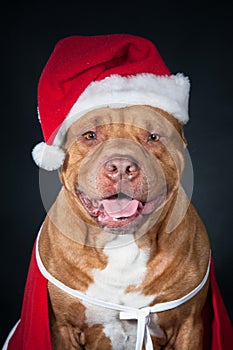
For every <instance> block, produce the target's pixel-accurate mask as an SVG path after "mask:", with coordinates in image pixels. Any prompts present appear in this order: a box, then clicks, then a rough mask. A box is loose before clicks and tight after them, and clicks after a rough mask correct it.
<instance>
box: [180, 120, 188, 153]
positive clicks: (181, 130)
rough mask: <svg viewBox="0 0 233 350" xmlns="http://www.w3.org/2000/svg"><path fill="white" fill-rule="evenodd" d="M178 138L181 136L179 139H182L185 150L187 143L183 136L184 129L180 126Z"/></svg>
mask: <svg viewBox="0 0 233 350" xmlns="http://www.w3.org/2000/svg"><path fill="white" fill-rule="evenodd" d="M180 136H181V138H182V140H183V142H184V148H186V147H187V144H188V142H187V140H186V137H185V136H184V128H183V126H182V125H180Z"/></svg>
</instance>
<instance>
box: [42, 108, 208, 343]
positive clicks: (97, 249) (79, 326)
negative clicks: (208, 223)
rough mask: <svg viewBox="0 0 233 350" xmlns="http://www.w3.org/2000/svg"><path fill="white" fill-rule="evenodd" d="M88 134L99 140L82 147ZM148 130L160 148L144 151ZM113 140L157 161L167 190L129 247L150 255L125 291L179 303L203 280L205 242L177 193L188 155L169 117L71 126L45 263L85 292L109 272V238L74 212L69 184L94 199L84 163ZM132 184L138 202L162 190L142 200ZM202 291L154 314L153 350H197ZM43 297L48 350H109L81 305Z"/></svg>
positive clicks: (116, 112) (129, 111)
mask: <svg viewBox="0 0 233 350" xmlns="http://www.w3.org/2000/svg"><path fill="white" fill-rule="evenodd" d="M104 123H105V124H104ZM89 130H91V131H96V132H98V140H93V141H90V142H87V141H86V140H84V139H83V138H82V137H81V135H82V134H83V133H84V132H86V131H89ZM147 130H148V131H147ZM149 130H151V132H158V134H160V135H166V137H165V139H164V142H163V143H161V144H158V145H157V144H153V143H151V144H149V143H148V142H147V140H148V133H150V131H149ZM178 136H179V137H178ZM118 138H121V139H126V140H130V141H133V142H134V143H135V145H136V146H135V147H136V148H135V149H136V151H138V149H137V144H138V145H142V146H143V148H144V149H145V150H146V151H145V152H146V153H145V154H146V155H147V154H150V155H151V157H152V158H151V159H153V157H156V158H157V159H158V160H159V162H160V165H161V169H162V170H163V173H164V174H165V180H166V184H167V187H168V193H167V200H166V204H165V205H164V207H163V208H162V210H161V211H160V213H159V215H158V217H157V220H156V221H155V222H154V223H153V220H154V219H153V215H150V216H149V217H148V222H151V223H153V224H151V225H149V226H148V227H149V229H148V230H147V232H145V234H144V235H142V236H141V237H140V236H139V234H138V232H135V233H134V237H135V242H136V244H137V245H138V246H139V247H140V248H143V249H144V248H148V247H149V248H150V259H149V261H148V264H147V273H146V275H145V278H144V280H143V282H142V283H141V285H140V286H134V285H130V286H129V287H128V289H127V290H126V293H127V292H132V291H133V292H134V291H138V292H140V293H141V294H145V295H158V297H157V298H156V300H155V303H159V302H166V301H170V300H174V299H177V298H179V297H182V296H183V295H185V294H187V293H188V292H190V291H191V290H192V289H194V288H195V287H196V286H197V285H198V284H199V283H200V282H201V280H202V279H203V277H204V275H205V272H206V269H207V265H208V260H209V240H208V236H207V233H206V230H205V227H204V225H203V223H202V221H201V219H200V217H199V215H198V214H197V212H196V210H195V209H194V207H193V206H192V205H191V204H190V205H189V204H187V198H186V195H185V194H184V192H183V191H182V189H181V188H180V185H179V183H180V178H181V175H182V171H183V168H184V160H183V155H184V149H185V147H186V140H185V138H184V136H183V130H182V127H181V126H180V124H179V123H178V122H177V121H176V120H175V119H174V118H173V117H172V116H170V115H168V114H167V113H165V112H163V111H161V110H158V109H155V108H152V107H149V106H137V107H129V108H122V109H110V108H103V109H100V110H97V111H92V112H90V113H88V114H87V115H85V116H84V117H82V118H81V119H80V120H78V121H77V122H75V123H74V124H73V125H72V126H71V128H70V130H69V132H68V134H67V139H66V143H65V148H66V151H67V155H66V159H65V163H64V166H63V168H62V170H61V173H60V177H61V181H62V184H63V188H62V190H61V192H60V194H59V195H58V198H57V200H56V202H55V203H54V205H53V207H52V208H51V210H50V212H49V214H48V215H47V217H46V220H45V223H44V225H43V228H42V233H41V237H40V242H39V250H40V254H41V257H42V260H43V263H44V265H45V266H46V268H47V269H48V271H49V272H50V273H51V274H52V275H54V276H55V277H56V278H57V279H59V280H60V281H62V282H63V283H65V284H66V285H68V286H69V287H71V288H74V289H77V290H80V291H83V292H85V290H87V288H88V286H89V285H90V284H91V283H92V282H93V275H92V271H93V269H100V270H101V269H104V268H105V267H106V266H107V263H108V261H107V257H106V255H105V254H104V252H103V247H104V245H105V243H107V242H108V241H109V239H111V237H112V234H111V233H108V232H106V231H104V230H103V229H101V228H100V227H98V225H97V223H96V221H95V220H94V219H93V218H92V217H91V216H90V215H89V214H88V213H87V212H86V210H85V209H84V208H83V206H82V205H81V204H80V201H79V199H78V197H77V195H76V193H75V184H76V182H77V177H78V179H80V181H81V182H82V186H83V187H85V188H86V190H87V191H89V192H88V193H90V194H92V195H93V194H96V193H95V192H96V189H95V185H96V184H94V185H93V188H92V185H91V184H87V183H86V181H87V180H88V177H87V176H85V174H87V173H88V174H90V172H91V171H92V169H91V167H90V165H91V162H93V165H94V164H95V161H96V159H93V160H92V159H91V156H90V155H92V151H93V150H95V149H97V148H98V146H99V147H101V145H102V142H103V141H105V142H106V141H109V140H112V141H114V140H117V139H118ZM113 144H114V143H113ZM140 147H141V146H140ZM100 150H101V148H100ZM132 152H133V149H132ZM99 156H100V157H101V156H102V155H101V154H100V155H99ZM89 157H90V159H89ZM84 160H85V161H84ZM83 161H84V163H83ZM85 162H86V163H85ZM153 166H154V165H152V164H151V160H150V159H149V161H148V165H146V167H147V170H148V171H151V170H153V171H154V168H153ZM94 171H95V169H94V170H93V172H94ZM101 171H102V170H101V169H100V172H101ZM89 176H91V175H89ZM100 176H102V174H100ZM141 179H143V174H142V176H141ZM136 181H138V182H139V180H138V179H137V180H135V188H137V189H138V191H139V192H140V191H141V192H140V194H139V195H140V196H142V197H143V196H146V195H147V196H153V191H154V192H156V191H157V188H159V186H162V185H161V184H160V183H159V180H158V183H156V184H154V186H152V188H153V189H152V188H151V191H150V193H146V191H149V190H148V188H147V189H144V190H143V191H145V193H146V194H145V193H144V192H143V191H142V189H140V184H139V183H137V182H136ZM151 181H152V183H153V180H151ZM148 186H150V183H149V184H148ZM97 187H98V191H99V193H98V195H99V196H106V194H108V193H109V191H110V190H109V189H108V186H107V183H106V186H104V185H103V184H101V182H100V183H98V182H97ZM187 207H188V209H187ZM186 209H187V211H186ZM185 212H186V213H185ZM184 213H185V215H184V218H183V219H182V220H180V221H181V222H180V223H179V224H178V225H177V226H176V227H174V229H172V231H171V232H169V229H168V228H169V227H173V226H174V225H173V223H174V222H175V221H176V220H178V219H179V218H178V216H179V215H183V214H184ZM80 218H81V219H80ZM144 227H147V226H145V225H144ZM207 289H208V283H207V284H206V285H205V287H204V288H203V289H202V291H201V292H199V293H198V294H197V295H196V296H195V297H194V298H193V299H191V300H190V301H189V302H187V303H185V304H183V305H182V306H180V307H178V308H176V309H174V310H171V311H166V312H162V313H160V314H158V324H159V326H160V328H161V329H162V331H163V336H162V337H161V338H155V337H153V344H154V349H166V350H168V349H176V350H197V349H201V348H202V321H201V310H202V307H203V305H204V302H205V298H206V294H207ZM48 291H49V298H50V322H51V337H52V344H53V349H55V350H61V349H62V350H75V349H89V350H93V349H99V350H108V349H111V343H110V340H109V339H108V338H107V337H106V336H105V335H104V333H103V331H102V325H101V324H96V325H93V326H92V327H89V328H88V326H87V323H86V320H85V306H84V305H82V303H80V302H79V301H77V300H75V299H73V298H72V297H70V296H68V295H66V294H64V293H63V292H61V291H60V290H58V289H57V288H56V287H54V286H53V285H51V284H50V283H49V286H48ZM103 312H104V310H103Z"/></svg>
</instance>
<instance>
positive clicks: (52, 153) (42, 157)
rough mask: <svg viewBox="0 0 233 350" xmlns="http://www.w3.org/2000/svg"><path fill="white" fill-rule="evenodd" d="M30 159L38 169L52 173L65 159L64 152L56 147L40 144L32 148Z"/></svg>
mask: <svg viewBox="0 0 233 350" xmlns="http://www.w3.org/2000/svg"><path fill="white" fill-rule="evenodd" d="M32 158H33V159H34V162H35V163H36V164H37V165H38V166H39V167H40V168H42V169H45V170H49V171H52V170H56V169H58V168H60V166H62V164H63V162H64V159H65V152H64V151H63V149H61V148H60V147H58V146H53V145H47V144H46V143H45V142H40V143H38V145H36V146H35V147H34V148H33V150H32Z"/></svg>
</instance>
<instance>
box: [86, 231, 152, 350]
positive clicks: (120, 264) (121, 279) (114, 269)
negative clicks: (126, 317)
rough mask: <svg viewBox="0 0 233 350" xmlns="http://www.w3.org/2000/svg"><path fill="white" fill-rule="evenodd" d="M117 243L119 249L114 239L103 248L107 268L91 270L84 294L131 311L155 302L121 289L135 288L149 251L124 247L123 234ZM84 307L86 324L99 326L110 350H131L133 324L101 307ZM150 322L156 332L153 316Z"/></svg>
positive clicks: (149, 298)
mask: <svg viewBox="0 0 233 350" xmlns="http://www.w3.org/2000/svg"><path fill="white" fill-rule="evenodd" d="M117 240H118V243H119V247H116V240H114V241H112V242H110V243H109V244H108V245H106V247H105V248H104V253H105V254H106V255H107V256H108V265H107V267H106V268H105V269H104V270H95V271H94V273H93V276H94V283H93V284H91V285H90V286H89V288H88V290H87V291H86V294H87V295H90V296H93V297H95V298H98V299H102V300H105V301H108V302H112V303H117V304H121V305H126V306H130V307H135V308H141V307H144V306H148V305H149V304H150V303H151V302H152V301H153V300H154V299H155V296H154V295H153V296H145V295H143V294H140V293H137V292H133V293H126V292H125V290H126V289H127V287H129V286H130V285H135V286H138V285H140V283H141V282H142V281H143V279H144V277H145V273H146V264H147V262H148V259H149V249H145V250H143V249H139V248H138V246H137V245H136V243H135V242H131V243H130V244H127V242H128V237H127V235H124V236H118V237H117ZM124 243H125V245H124ZM86 307H87V310H86V319H87V323H88V325H89V326H92V325H94V324H102V325H103V326H104V332H105V334H106V336H107V337H108V338H110V340H111V343H112V348H113V349H117V350H121V349H122V350H124V349H126V348H127V349H134V348H135V342H136V329H137V322H136V321H122V320H119V313H118V312H117V311H113V310H108V309H105V308H103V307H93V306H90V305H88V304H86ZM151 321H152V323H153V324H154V328H155V329H156V321H157V315H156V314H154V315H153V316H152V320H151ZM151 334H153V332H152V333H151Z"/></svg>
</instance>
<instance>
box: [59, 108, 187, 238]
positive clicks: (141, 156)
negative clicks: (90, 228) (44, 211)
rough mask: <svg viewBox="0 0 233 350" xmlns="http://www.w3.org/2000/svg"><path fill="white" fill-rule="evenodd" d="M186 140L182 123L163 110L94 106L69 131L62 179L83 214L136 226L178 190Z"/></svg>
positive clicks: (119, 226)
mask: <svg viewBox="0 0 233 350" xmlns="http://www.w3.org/2000/svg"><path fill="white" fill-rule="evenodd" d="M185 146H186V142H185V139H184V137H183V131H182V126H181V125H180V123H179V122H178V121H177V120H176V119H175V118H173V117H172V116H171V115H169V114H168V113H166V112H163V111H162V110H159V109H156V108H154V107H150V106H131V107H125V108H116V109H112V108H108V107H105V108H101V109H96V110H93V111H91V112H89V113H87V114H86V115H84V116H83V117H82V118H80V119H79V120H78V121H76V122H74V123H73V124H72V126H71V127H70V129H69V131H68V133H67V137H66V142H65V149H66V158H65V162H64V164H63V167H62V169H61V180H62V183H63V185H64V187H65V189H66V191H68V192H69V195H70V197H71V198H72V203H73V206H75V207H76V209H77V210H80V211H81V212H82V215H83V216H84V220H86V221H87V222H90V221H91V222H92V223H94V224H95V225H98V226H99V227H101V228H104V229H105V230H107V231H111V232H115V233H122V232H130V231H135V230H136V229H137V228H138V227H139V226H140V225H142V223H145V221H147V219H148V218H149V217H151V215H152V214H153V215H154V217H156V215H155V213H157V218H158V217H159V214H160V213H161V212H162V209H163V208H164V207H165V206H166V204H167V203H169V202H171V200H172V198H173V197H174V196H175V194H176V193H177V190H178V187H179V183H180V179H181V175H182V171H183V169H184V149H185Z"/></svg>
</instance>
